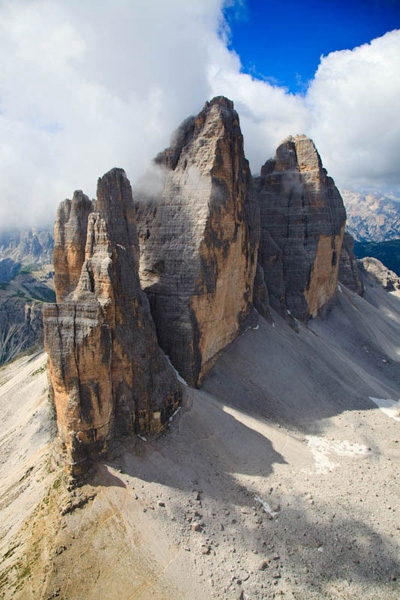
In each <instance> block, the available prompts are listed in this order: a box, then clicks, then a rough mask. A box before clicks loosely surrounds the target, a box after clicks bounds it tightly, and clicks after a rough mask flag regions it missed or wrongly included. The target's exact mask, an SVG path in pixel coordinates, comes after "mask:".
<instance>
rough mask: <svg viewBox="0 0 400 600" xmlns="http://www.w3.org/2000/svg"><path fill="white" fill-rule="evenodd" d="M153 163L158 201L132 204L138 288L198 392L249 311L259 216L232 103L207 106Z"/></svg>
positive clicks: (138, 198)
mask: <svg viewBox="0 0 400 600" xmlns="http://www.w3.org/2000/svg"><path fill="white" fill-rule="evenodd" d="M156 162H157V164H158V165H159V168H162V169H164V170H165V176H166V178H165V185H164V188H163V191H162V193H161V194H160V195H159V196H156V197H153V198H149V197H144V196H143V195H141V194H140V193H139V194H138V195H137V196H136V197H135V202H136V209H137V219H138V223H139V227H138V230H139V240H140V249H141V261H140V278H141V282H142V285H143V288H144V289H145V291H146V293H147V295H148V297H149V300H150V304H151V311H152V314H153V318H154V321H155V324H156V328H157V335H158V339H159V342H160V345H161V347H162V348H163V349H164V351H165V352H166V354H168V356H169V357H170V359H171V361H172V363H173V365H174V366H175V367H176V369H177V370H178V371H179V373H180V374H181V375H182V377H183V378H184V379H185V380H186V381H187V382H188V383H189V384H199V383H200V381H201V379H202V377H203V375H204V374H205V373H206V371H207V370H208V369H209V367H210V366H211V365H212V364H213V360H214V359H215V357H216V355H217V353H218V352H219V351H220V350H221V349H222V348H224V347H225V346H226V345H227V344H229V343H230V342H231V341H232V340H233V339H234V338H235V337H236V336H237V335H238V333H239V332H240V330H241V326H242V324H243V322H244V320H245V318H246V317H247V315H248V314H249V312H250V310H251V307H252V298H253V283H254V276H255V271H256V258H257V246H258V239H259V216H258V207H257V204H256V203H255V202H254V200H253V194H252V180H251V176H250V170H249V165H248V162H247V160H246V158H245V156H244V151H243V138H242V134H241V131H240V125H239V118H238V115H237V113H236V111H235V110H234V109H233V103H232V102H231V101H230V100H227V99H226V98H223V97H218V98H214V99H213V100H212V101H211V102H207V103H206V105H205V107H204V109H203V110H202V111H201V113H200V114H199V115H198V116H197V117H196V118H191V119H189V120H187V121H185V123H184V124H183V126H182V127H181V128H180V129H179V130H178V133H177V134H176V136H175V138H174V141H173V143H172V145H171V147H170V148H168V149H167V150H165V151H164V152H163V153H161V154H160V155H159V156H158V157H157V159H156Z"/></svg>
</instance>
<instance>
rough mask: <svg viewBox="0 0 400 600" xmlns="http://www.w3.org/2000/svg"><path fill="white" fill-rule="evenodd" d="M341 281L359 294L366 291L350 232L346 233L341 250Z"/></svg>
mask: <svg viewBox="0 0 400 600" xmlns="http://www.w3.org/2000/svg"><path fill="white" fill-rule="evenodd" d="M339 281H340V283H343V285H345V286H346V287H347V288H349V290H351V291H352V292H355V293H356V294H358V295H359V296H362V295H363V293H364V286H363V283H362V281H361V277H360V273H359V269H358V264H357V259H356V255H355V254H354V239H353V238H352V236H351V235H350V234H349V233H345V234H344V238H343V244H342V249H341V251H340V262H339Z"/></svg>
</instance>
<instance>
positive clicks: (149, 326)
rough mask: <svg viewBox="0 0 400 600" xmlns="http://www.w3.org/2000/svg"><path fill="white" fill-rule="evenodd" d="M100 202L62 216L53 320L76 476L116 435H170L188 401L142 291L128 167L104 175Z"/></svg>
mask: <svg viewBox="0 0 400 600" xmlns="http://www.w3.org/2000/svg"><path fill="white" fill-rule="evenodd" d="M82 199H83V201H82ZM90 204H91V205H90V206H89V204H88V200H87V198H86V197H82V196H79V198H78V196H77V195H75V196H74V200H73V201H72V203H70V202H69V201H65V202H64V203H63V205H62V206H61V207H60V209H59V211H58V216H57V222H56V226H55V231H56V239H59V240H60V241H59V243H58V242H56V248H57V258H56V260H55V268H56V273H57V268H58V266H59V265H60V270H59V272H58V277H56V288H57V299H58V302H57V304H53V305H49V306H48V307H47V308H46V309H45V315H44V333H45V347H46V350H47V352H48V355H49V376H50V381H51V387H52V393H53V399H54V404H55V407H56V413H57V424H58V430H59V439H60V445H61V451H62V453H63V454H64V456H65V457H66V459H67V462H68V470H69V472H70V473H71V475H73V476H79V475H81V474H82V473H84V472H85V471H86V470H87V468H88V460H89V459H90V458H96V457H98V456H101V455H102V454H104V453H105V452H106V451H107V450H108V448H109V446H110V444H112V442H113V440H114V439H116V438H117V439H123V438H124V437H125V436H130V435H132V434H134V433H139V432H144V431H149V430H160V429H162V427H163V426H164V425H165V424H166V423H167V421H168V417H169V416H170V414H171V413H172V412H173V411H174V410H175V409H176V408H177V406H178V405H179V402H180V389H179V384H178V382H177V380H176V376H175V374H174V372H173V370H172V368H171V366H170V364H169V363H168V361H167V359H166V357H165V355H164V354H163V352H162V351H161V349H160V348H159V346H158V344H157V337H156V332H155V328H154V323H153V321H152V318H151V315H150V310H149V305H148V300H147V298H146V296H145V294H144V293H143V292H142V290H141V288H140V282H139V276H138V265H139V246H138V239H137V233H136V227H135V223H134V215H133V200H132V191H131V187H130V184H129V181H128V180H127V178H126V176H125V173H124V171H122V170H121V169H113V170H112V171H110V172H109V173H107V174H106V175H105V176H104V177H102V178H101V179H100V180H99V182H98V200H97V203H95V204H96V206H93V205H92V203H90ZM84 223H86V233H85V234H84V232H83V229H84V226H83V225H84ZM82 248H83V249H84V251H82ZM79 265H80V269H79ZM78 270H79V271H80V272H79V278H78V277H77V273H78ZM73 286H75V287H74V289H72V291H69V290H70V289H71V288H73Z"/></svg>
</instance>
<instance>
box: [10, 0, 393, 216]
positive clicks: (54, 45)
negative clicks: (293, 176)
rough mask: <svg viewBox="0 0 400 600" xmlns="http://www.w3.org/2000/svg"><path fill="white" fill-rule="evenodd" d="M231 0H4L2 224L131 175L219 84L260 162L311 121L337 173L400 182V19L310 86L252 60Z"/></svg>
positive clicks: (337, 59)
mask: <svg viewBox="0 0 400 600" xmlns="http://www.w3.org/2000/svg"><path fill="white" fill-rule="evenodd" d="M223 4H224V2H223V0H191V1H190V2H187V0H169V1H168V2H164V1H163V0H146V2H142V3H139V2H132V1H131V0H119V1H118V2H115V0H99V2H96V3H93V2H92V0H68V1H67V0H3V1H2V2H0V56H1V58H2V69H1V73H0V227H2V226H3V227H4V226H6V225H7V226H15V225H27V224H40V223H46V222H47V223H51V222H52V221H53V219H54V215H55V210H56V206H57V204H58V203H59V202H60V201H61V200H62V199H64V198H65V197H71V195H72V193H73V191H74V190H75V189H83V190H84V191H85V193H87V194H88V195H90V196H94V195H95V187H96V181H97V178H98V177H99V176H101V175H102V174H103V173H104V172H105V171H107V170H109V169H110V168H112V167H113V166H121V167H123V168H124V169H125V170H126V171H127V174H128V176H129V178H130V179H131V181H132V182H134V181H135V180H137V179H138V178H139V177H140V175H141V174H143V172H144V171H145V170H146V167H147V166H148V164H149V161H150V160H151V158H152V157H153V156H154V155H156V154H157V152H158V151H160V150H161V149H163V148H164V147H165V146H166V145H168V143H169V138H170V136H171V134H172V132H173V130H174V129H175V128H176V127H177V126H178V124H179V123H180V122H181V121H182V120H183V119H184V118H186V117H187V116H188V115H190V114H195V113H197V112H198V111H199V110H200V109H201V107H202V105H203V104H204V102H205V100H207V99H210V98H211V97H212V96H214V95H217V94H223V95H226V96H228V97H230V98H231V99H232V100H234V102H235V107H236V109H237V110H238V112H239V115H240V118H241V124H242V129H243V133H244V136H245V150H246V155H247V156H248V158H249V160H250V163H251V167H252V170H253V172H257V171H258V170H259V167H260V165H261V164H262V163H263V162H265V160H266V159H267V158H269V157H270V156H272V155H273V154H274V151H275V148H276V146H277V145H278V144H279V142H280V141H281V140H282V139H284V138H285V137H286V136H287V135H290V134H296V133H306V134H308V135H311V136H312V137H313V139H314V141H315V142H316V144H317V147H318V149H319V150H320V153H321V155H322V158H323V161H324V164H325V165H326V166H327V168H328V170H329V172H330V174H331V175H332V176H333V177H334V178H335V179H336V182H337V183H338V184H339V185H353V186H355V187H357V186H360V185H364V186H365V185H378V186H379V185H382V186H383V185H391V186H400V168H399V165H400V160H399V158H400V142H399V140H400V135H399V134H400V113H399V111H398V106H399V100H400V80H399V78H398V73H399V72H400V32H399V31H394V32H391V33H388V34H386V35H385V36H383V37H382V38H379V39H376V40H373V41H372V42H371V43H370V44H368V45H365V46H361V47H359V48H355V49H353V50H349V51H343V52H335V53H332V54H330V55H329V56H327V57H323V58H321V62H320V66H319V69H318V71H317V73H316V75H315V78H314V79H313V81H312V82H310V86H309V89H308V92H307V94H306V95H305V96H300V95H293V94H290V93H288V92H287V90H285V89H284V88H280V87H278V86H272V85H270V84H269V83H266V82H264V81H259V80H256V79H254V78H252V77H250V76H249V75H246V74H244V73H242V72H241V64H240V57H238V56H237V55H236V54H235V53H233V52H230V51H229V50H228V49H227V43H226V37H227V35H229V32H228V29H227V26H226V23H225V22H224V19H223V12H222V9H223Z"/></svg>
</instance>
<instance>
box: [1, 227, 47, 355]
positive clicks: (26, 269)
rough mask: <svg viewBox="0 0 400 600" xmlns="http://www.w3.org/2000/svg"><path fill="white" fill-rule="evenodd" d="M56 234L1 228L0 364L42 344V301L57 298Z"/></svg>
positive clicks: (44, 231)
mask: <svg viewBox="0 0 400 600" xmlns="http://www.w3.org/2000/svg"><path fill="white" fill-rule="evenodd" d="M53 246H54V242H53V235H52V233H50V232H49V231H48V230H44V229H40V230H23V231H16V230H13V231H2V232H0V365H1V364H3V363H4V362H7V361H9V360H11V359H12V358H14V357H15V356H17V355H18V354H20V353H21V352H23V351H25V350H29V349H31V348H33V347H35V346H40V345H41V344H42V335H43V334H42V332H43V326H42V305H43V302H53V301H54V299H55V293H54V283H53V265H52V254H53Z"/></svg>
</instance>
